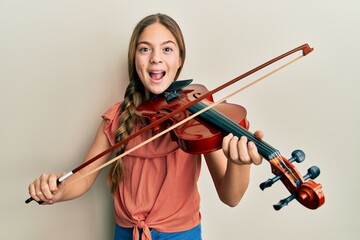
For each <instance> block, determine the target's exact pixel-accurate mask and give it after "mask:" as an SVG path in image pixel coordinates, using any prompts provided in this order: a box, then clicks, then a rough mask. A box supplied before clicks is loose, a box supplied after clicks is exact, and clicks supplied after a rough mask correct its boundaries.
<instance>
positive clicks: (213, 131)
mask: <svg viewBox="0 0 360 240" xmlns="http://www.w3.org/2000/svg"><path fill="white" fill-rule="evenodd" d="M298 51H301V52H302V56H300V57H297V58H296V59H294V60H292V61H289V62H288V63H287V64H284V65H282V66H281V67H278V68H277V69H276V70H273V71H272V72H270V73H268V74H266V75H265V76H263V77H261V78H259V79H258V80H256V81H253V82H252V83H250V84H248V85H246V86H245V87H243V88H241V89H238V90H236V91H235V92H233V93H232V94H230V95H228V96H227V97H226V98H228V97H230V96H232V95H235V94H236V93H238V92H240V91H242V90H244V89H245V88H248V87H250V86H252V85H253V84H255V83H257V82H258V81H260V80H262V79H264V78H265V77H267V76H269V75H270V74H273V73H274V72H276V71H279V70H281V69H282V68H284V67H286V66H288V65H289V64H291V63H293V62H295V61H297V60H298V59H300V58H301V57H303V56H306V55H307V54H309V53H310V52H312V51H313V48H310V46H309V45H308V44H303V45H301V46H299V47H297V48H294V49H292V50H290V51H288V52H286V53H284V54H281V55H280V56H278V57H275V58H273V59H271V60H269V61H267V62H265V63H263V64H261V65H259V66H257V67H255V68H254V69H251V70H250V71H248V72H245V73H244V74H242V75H240V76H238V77H236V78H234V79H233V80H231V81H228V82H226V83H225V84H222V85H220V86H219V87H217V88H215V89H213V90H211V91H207V90H206V88H205V87H203V86H201V85H192V87H190V86H189V87H188V88H186V87H187V86H188V85H189V84H190V82H191V81H192V80H185V81H176V82H174V83H173V84H172V85H171V86H170V87H169V88H168V89H167V91H165V92H164V94H161V95H158V96H153V97H152V98H151V99H150V100H148V101H147V102H144V103H143V104H142V105H140V106H139V107H138V109H137V114H138V115H140V116H143V117H147V118H149V119H150V124H149V125H147V126H146V127H143V128H141V129H140V130H138V131H137V132H135V133H133V134H131V135H130V136H128V137H127V138H126V139H123V140H121V141H120V142H118V143H116V144H115V145H113V146H111V147H110V148H108V149H106V150H105V151H103V152H101V153H99V154H98V155H96V156H94V157H93V158H91V159H89V160H88V161H86V162H84V163H83V164H81V165H80V166H78V167H76V168H74V169H73V170H71V171H69V172H67V173H66V174H65V175H64V176H62V177H60V178H59V179H57V184H58V185H59V184H60V183H62V182H63V181H64V180H66V179H67V178H69V177H70V176H72V175H73V174H75V173H76V172H78V171H80V170H81V169H83V168H85V167H86V166H88V165H90V164H91V163H93V162H95V161H96V160H97V159H99V158H100V157H102V156H104V155H106V154H108V153H110V152H112V151H114V150H115V149H117V148H119V147H120V146H122V145H123V144H126V143H127V142H129V141H130V140H131V139H133V138H135V137H137V136H139V135H140V134H142V133H144V132H145V131H148V130H149V129H154V130H159V129H160V128H164V127H165V129H164V130H163V131H161V132H160V133H157V134H156V135H155V136H153V137H151V138H150V139H147V140H146V141H144V142H142V143H141V144H139V145H137V146H135V147H133V148H132V149H129V150H126V151H125V152H124V153H122V154H120V155H118V156H116V157H114V158H113V159H110V160H108V161H107V162H106V163H104V164H102V165H101V166H99V167H97V168H94V169H93V170H91V171H89V172H88V173H85V174H83V175H82V176H81V177H80V178H79V179H78V180H80V179H82V178H85V177H87V176H88V175H90V174H93V173H95V172H97V171H99V170H101V169H102V168H104V167H106V166H108V165H110V164H111V163H113V162H115V161H117V160H119V159H120V158H122V157H124V156H126V155H127V154H129V153H130V152H132V151H135V150H136V149H138V148H140V147H142V146H143V145H145V144H147V143H149V142H151V141H153V140H154V139H156V138H158V137H160V136H162V135H163V134H165V133H167V132H170V131H171V132H172V135H173V136H174V138H176V139H177V141H178V143H179V146H180V147H181V148H182V149H183V150H184V151H186V152H189V153H194V154H195V153H206V152H211V151H215V150H217V149H219V148H221V142H222V138H223V136H224V135H225V134H227V133H233V134H234V135H236V136H238V137H241V136H246V137H247V138H248V140H249V141H252V142H254V143H255V145H256V146H257V148H258V151H259V153H260V154H261V155H262V156H263V157H264V158H265V159H266V160H268V161H269V163H270V165H271V169H272V173H273V174H275V177H273V178H270V179H268V180H267V181H265V182H263V183H262V184H260V188H261V189H262V190H264V189H266V188H268V187H270V186H272V185H273V184H274V183H275V182H277V181H278V180H281V181H282V182H283V184H284V185H285V187H286V188H287V189H288V190H289V192H290V193H291V195H290V196H289V197H287V198H284V199H282V200H280V201H279V203H277V204H275V205H273V206H274V209H275V210H280V209H281V208H282V207H284V206H286V205H287V204H288V203H289V202H290V201H292V200H294V199H296V200H297V201H298V202H300V203H301V204H302V205H303V206H305V207H307V208H309V209H316V208H318V207H320V206H321V205H323V204H324V202H325V197H324V194H323V192H322V186H321V184H318V183H316V182H315V181H313V179H315V178H316V177H317V176H319V174H320V169H319V168H318V167H316V166H313V167H311V168H309V170H308V173H307V174H306V175H304V176H301V174H300V173H299V172H298V171H297V169H296V168H295V166H294V165H293V164H292V163H293V162H294V161H295V162H298V163H300V162H302V161H303V160H304V159H305V154H304V153H303V152H302V151H301V150H295V151H294V152H293V153H292V157H291V158H290V159H286V158H285V157H283V156H282V155H281V154H280V152H279V151H278V150H276V149H275V148H273V147H272V146H270V145H269V144H268V143H266V142H265V141H263V140H261V139H259V138H257V137H256V136H255V135H254V134H252V133H251V132H249V131H248V128H249V122H248V121H247V119H246V109H245V108H243V107H242V106H240V105H236V104H230V103H225V102H224V101H225V99H226V98H223V99H221V100H219V101H218V102H214V103H211V102H212V101H213V99H212V95H213V94H214V93H216V92H218V91H220V90H222V89H224V88H226V87H228V86H230V85H231V84H234V83H236V82H238V81H239V80H241V79H243V78H245V77H247V76H249V75H251V74H253V73H255V72H257V71H259V70H261V69H263V68H265V67H267V66H269V65H270V64H272V63H275V62H277V61H279V60H281V59H283V58H285V57H288V56H289V55H291V54H294V53H296V52H298ZM208 104H209V105H208ZM235 112H236V114H234V113H235ZM198 116H199V117H198ZM169 123H171V124H169ZM169 125H171V126H169ZM204 141H205V142H206V144H204ZM309 179H311V180H309ZM31 201H33V198H32V197H30V198H28V199H26V200H25V203H30V202H31ZM38 203H39V204H41V203H42V202H41V201H40V202H38Z"/></svg>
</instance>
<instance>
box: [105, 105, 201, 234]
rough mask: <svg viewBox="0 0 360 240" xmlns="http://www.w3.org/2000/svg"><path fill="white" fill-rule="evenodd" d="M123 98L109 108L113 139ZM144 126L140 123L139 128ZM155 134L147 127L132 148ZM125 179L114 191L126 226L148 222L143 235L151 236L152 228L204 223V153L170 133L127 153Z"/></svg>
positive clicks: (117, 212) (108, 130) (108, 125)
mask: <svg viewBox="0 0 360 240" xmlns="http://www.w3.org/2000/svg"><path fill="white" fill-rule="evenodd" d="M119 107H120V103H117V104H116V105H114V106H113V107H111V108H110V109H109V110H108V111H107V112H105V113H104V114H103V115H102V117H103V118H104V119H105V120H106V124H105V129H104V132H105V134H106V135H107V137H108V140H109V142H110V144H111V145H113V144H114V143H115V142H114V134H115V131H116V129H117V127H118V119H119V112H120V109H119ZM139 128H140V126H139V124H137V125H136V126H135V128H134V130H133V131H134V132H135V131H137V130H138V129H139ZM153 135H154V133H153V131H152V130H150V131H147V132H145V133H143V134H141V135H140V136H138V137H136V138H135V139H133V140H131V141H130V142H129V143H128V144H127V147H126V148H127V149H131V148H132V147H133V146H136V145H138V144H140V143H142V142H143V141H145V140H146V139H148V138H150V137H152V136H153ZM123 163H124V169H125V179H124V180H123V181H121V182H119V186H118V191H117V192H116V193H115V194H114V206H115V219H116V223H117V224H118V225H119V226H122V227H134V232H133V236H134V239H138V228H143V238H142V239H151V236H150V232H149V228H154V229H156V230H158V231H162V232H177V231H184V230H188V229H191V228H193V227H195V226H197V225H198V224H199V223H200V220H201V215H200V195H199V191H198V187H197V181H198V178H199V174H200V169H201V156H200V155H192V154H188V153H185V152H184V151H182V150H181V149H180V148H179V147H178V144H177V143H176V142H174V141H172V139H171V136H170V133H167V134H165V135H163V136H161V137H160V138H157V139H156V140H154V141H152V142H150V143H148V144H146V145H145V146H143V147H141V148H139V149H137V150H135V151H133V152H131V153H130V154H129V155H127V156H125V157H123Z"/></svg>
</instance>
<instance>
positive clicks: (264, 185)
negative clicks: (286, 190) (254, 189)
mask: <svg viewBox="0 0 360 240" xmlns="http://www.w3.org/2000/svg"><path fill="white" fill-rule="evenodd" d="M281 177H282V175H277V176H275V177H273V178H269V179H268V180H266V181H265V182H263V183H261V184H260V186H259V187H260V189H261V190H264V189H265V188H268V187H271V186H272V185H273V184H274V183H275V182H276V181H278V180H279V179H280V178H281Z"/></svg>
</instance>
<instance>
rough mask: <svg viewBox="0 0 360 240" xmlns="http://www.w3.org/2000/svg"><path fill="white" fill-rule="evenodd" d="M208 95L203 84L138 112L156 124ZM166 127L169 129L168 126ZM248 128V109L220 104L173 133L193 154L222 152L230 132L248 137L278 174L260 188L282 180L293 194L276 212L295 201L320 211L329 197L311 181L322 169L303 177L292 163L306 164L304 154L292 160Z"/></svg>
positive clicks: (200, 106)
mask: <svg viewBox="0 0 360 240" xmlns="http://www.w3.org/2000/svg"><path fill="white" fill-rule="evenodd" d="M207 92H208V91H207V89H206V88H205V87H204V86H202V85H190V86H189V87H187V88H184V89H181V90H178V91H174V92H172V93H171V94H165V96H164V95H160V96H156V97H155V98H152V99H150V100H148V101H146V102H144V103H143V104H141V105H140V106H139V107H138V108H137V112H136V113H137V114H138V115H139V116H142V117H146V118H149V119H152V121H154V120H156V119H158V118H162V117H164V116H165V115H168V114H169V112H173V111H175V110H176V109H178V108H180V107H181V106H183V105H186V104H187V103H189V102H192V101H193V100H194V99H196V98H199V96H202V95H204V94H205V93H207ZM166 95H167V97H166ZM169 95H170V97H169ZM209 100H212V99H211V97H208V100H206V99H205V100H203V101H201V102H198V103H196V104H194V105H192V106H191V107H189V108H187V110H186V111H183V112H179V113H177V114H175V115H174V116H172V117H171V118H170V119H169V120H168V123H169V124H170V125H173V124H175V123H178V122H180V121H182V120H184V119H186V118H188V117H189V116H190V115H191V114H193V113H196V112H198V111H200V110H202V109H204V108H205V107H207V106H208V105H209V104H210V103H211V101H209ZM163 127H165V128H166V125H165V126H163ZM248 128H249V122H248V120H247V119H246V109H245V108H244V107H242V106H240V105H236V104H230V103H220V104H218V105H216V106H215V107H213V108H210V109H209V110H206V111H204V112H203V113H201V114H200V115H199V116H198V117H196V118H192V119H190V120H188V121H186V123H184V124H182V125H180V126H179V127H176V128H175V129H174V130H173V131H172V134H173V136H174V138H175V139H176V140H177V142H178V144H179V146H180V148H182V149H183V150H184V151H185V152H188V153H191V154H202V153H208V152H212V151H215V150H218V149H221V146H222V139H223V137H224V135H227V134H229V133H232V134H234V135H235V136H238V137H239V138H240V137H241V136H246V137H247V139H248V141H252V142H254V143H255V145H256V146H257V148H258V151H259V154H260V155H262V156H263V157H264V158H265V159H266V160H268V161H269V163H270V164H271V169H272V172H273V173H274V174H275V175H276V176H275V177H274V178H272V179H269V180H267V181H266V182H264V183H262V184H260V188H261V189H262V190H264V189H265V188H268V187H270V186H271V185H272V184H273V183H275V182H276V181H278V180H281V181H282V182H283V184H284V185H285V187H286V188H287V189H288V190H289V192H290V193H291V195H290V196H289V197H287V198H285V199H282V200H281V201H280V202H279V203H277V204H275V205H274V209H275V210H279V209H281V208H282V207H283V206H285V205H287V204H288V203H289V202H290V201H292V200H293V199H295V198H296V199H297V200H298V202H300V203H301V204H302V205H304V206H305V207H307V208H310V209H316V208H318V207H320V206H321V205H323V204H324V202H325V197H324V194H323V192H322V186H321V184H318V183H316V182H314V181H312V180H308V179H315V178H316V177H317V176H318V175H319V174H320V169H319V168H318V167H315V166H313V167H311V168H310V169H309V170H308V173H307V174H306V175H305V176H304V177H302V176H301V175H300V173H299V172H298V171H297V169H296V167H295V166H294V165H293V164H292V162H294V161H296V162H302V161H303V160H304V158H305V154H304V153H303V152H302V151H300V150H296V151H294V152H293V154H292V155H293V156H292V158H290V159H289V160H288V159H286V158H285V157H283V156H282V155H281V154H280V152H279V151H278V150H277V149H275V148H274V147H272V146H270V145H269V144H268V143H266V142H265V141H263V140H261V139H259V138H257V137H255V136H254V134H252V133H251V132H249V131H248Z"/></svg>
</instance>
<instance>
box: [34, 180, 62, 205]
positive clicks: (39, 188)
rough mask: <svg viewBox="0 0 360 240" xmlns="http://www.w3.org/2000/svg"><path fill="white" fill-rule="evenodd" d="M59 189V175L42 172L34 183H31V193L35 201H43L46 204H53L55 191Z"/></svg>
mask: <svg viewBox="0 0 360 240" xmlns="http://www.w3.org/2000/svg"><path fill="white" fill-rule="evenodd" d="M57 190H58V187H57V175H56V174H54V173H51V174H45V173H44V174H42V175H41V176H40V177H39V178H37V179H36V180H35V181H34V182H33V183H31V184H30V185H29V194H30V195H31V197H32V198H33V199H34V200H35V201H38V202H39V201H43V202H44V204H51V203H52V200H53V198H54V193H56V191H57Z"/></svg>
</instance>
